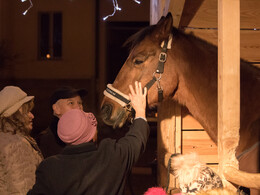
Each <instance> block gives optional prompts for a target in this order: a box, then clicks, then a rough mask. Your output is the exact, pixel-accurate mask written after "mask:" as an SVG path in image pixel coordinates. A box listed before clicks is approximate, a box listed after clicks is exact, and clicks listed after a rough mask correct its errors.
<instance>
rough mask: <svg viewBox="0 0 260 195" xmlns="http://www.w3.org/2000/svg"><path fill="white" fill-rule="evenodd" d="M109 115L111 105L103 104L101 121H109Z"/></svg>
mask: <svg viewBox="0 0 260 195" xmlns="http://www.w3.org/2000/svg"><path fill="white" fill-rule="evenodd" d="M111 114H112V105H110V104H105V105H104V106H102V108H101V116H102V118H103V119H105V120H108V119H110V117H111Z"/></svg>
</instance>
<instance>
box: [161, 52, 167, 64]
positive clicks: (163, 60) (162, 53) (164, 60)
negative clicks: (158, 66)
mask: <svg viewBox="0 0 260 195" xmlns="http://www.w3.org/2000/svg"><path fill="white" fill-rule="evenodd" d="M166 59H167V54H166V53H165V52H161V53H160V55H159V61H160V62H162V63H164V62H166Z"/></svg>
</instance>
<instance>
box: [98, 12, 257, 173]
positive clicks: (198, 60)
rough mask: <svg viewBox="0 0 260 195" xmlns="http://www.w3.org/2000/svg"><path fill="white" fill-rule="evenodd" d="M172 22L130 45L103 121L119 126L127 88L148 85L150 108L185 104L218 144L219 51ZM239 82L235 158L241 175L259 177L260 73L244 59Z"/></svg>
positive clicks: (124, 111) (124, 115) (106, 103)
mask: <svg viewBox="0 0 260 195" xmlns="http://www.w3.org/2000/svg"><path fill="white" fill-rule="evenodd" d="M172 22H173V21H172V16H171V14H170V13H169V14H168V15H167V16H166V17H162V18H161V19H160V21H159V22H158V23H157V24H156V25H152V26H149V27H146V28H144V29H142V30H141V31H139V32H138V33H136V34H135V35H133V36H132V37H130V39H129V40H128V41H127V43H128V44H129V43H130V44H131V50H130V54H129V56H128V58H127V60H126V62H125V64H124V65H123V67H122V68H121V70H120V72H119V74H118V75H117V77H116V79H115V81H114V83H113V84H112V85H110V86H108V88H107V89H106V91H105V95H106V96H105V97H104V99H103V102H102V109H101V116H102V119H103V121H104V122H105V123H106V124H108V125H111V126H114V127H121V126H122V125H123V124H124V123H125V121H126V119H127V118H128V115H129V112H128V110H129V109H127V108H128V105H129V101H128V97H127V95H125V94H128V93H129V87H128V86H129V85H130V84H132V85H133V84H134V81H140V82H141V83H142V85H143V86H145V85H146V84H147V83H149V84H148V88H149V87H150V89H149V90H148V99H147V101H148V105H149V106H156V105H157V104H158V98H160V97H162V96H163V98H164V99H167V98H171V99H173V100H175V101H177V102H179V103H180V104H182V105H185V106H186V107H187V108H188V109H189V111H190V113H191V114H192V115H193V116H194V117H195V118H196V119H197V120H198V121H199V122H200V124H201V125H202V126H203V127H204V129H205V130H206V131H207V133H208V134H209V136H210V138H211V139H212V140H213V141H214V142H215V143H217V135H218V132H217V131H218V130H217V109H218V106H217V66H218V64H217V58H218V57H217V47H215V46H213V45H211V44H209V43H207V42H206V41H203V40H201V39H199V38H196V37H194V36H193V35H189V34H185V33H183V32H181V31H179V30H177V29H176V28H174V27H172ZM162 46H163V48H162ZM167 47H168V48H167ZM170 47H171V49H170ZM165 53H167V54H165ZM159 56H160V57H159ZM158 57H159V58H160V60H159V61H160V62H159V63H158ZM166 58H167V60H166ZM165 60H166V61H165ZM158 64H159V65H158ZM240 80H241V101H240V102H241V114H240V116H241V119H240V123H241V124H240V142H239V146H238V148H237V153H236V155H237V157H238V158H239V160H240V169H241V170H244V171H247V172H259V145H260V144H259V141H260V70H259V69H258V68H257V67H254V66H252V65H250V64H249V63H247V62H245V61H244V60H241V79H240ZM153 83H155V85H153ZM162 90H163V95H162V93H161V92H162ZM114 96H120V98H121V100H119V101H117V99H118V97H114ZM122 96H123V97H122ZM120 98H119V99H120ZM249 159H250V160H249Z"/></svg>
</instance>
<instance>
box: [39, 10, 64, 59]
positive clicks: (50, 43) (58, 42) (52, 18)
mask: <svg viewBox="0 0 260 195" xmlns="http://www.w3.org/2000/svg"><path fill="white" fill-rule="evenodd" d="M38 56H39V59H41V60H53V59H61V57H62V13H60V12H42V13H39V50H38Z"/></svg>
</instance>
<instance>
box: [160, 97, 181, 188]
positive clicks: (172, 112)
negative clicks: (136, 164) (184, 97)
mask: <svg viewBox="0 0 260 195" xmlns="http://www.w3.org/2000/svg"><path fill="white" fill-rule="evenodd" d="M180 110H181V109H180V105H178V104H177V103H176V102H173V101H172V100H166V101H164V102H162V103H161V104H160V105H159V106H158V122H157V124H158V127H157V158H158V165H157V170H158V171H157V172H158V174H157V175H158V176H157V183H158V185H159V186H162V187H166V186H167V179H168V170H167V165H168V161H169V158H170V155H171V154H174V153H176V152H178V153H180V152H181V146H180V144H181V143H180V140H179V139H180V136H181V124H180V123H181V119H180V115H181V113H180ZM176 132H177V133H176ZM176 134H177V136H176ZM176 139H178V140H176ZM176 144H179V147H175V145H176ZM169 181H170V182H169V186H168V187H169V189H172V188H174V187H176V182H175V177H174V176H173V175H172V174H170V176H169Z"/></svg>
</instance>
